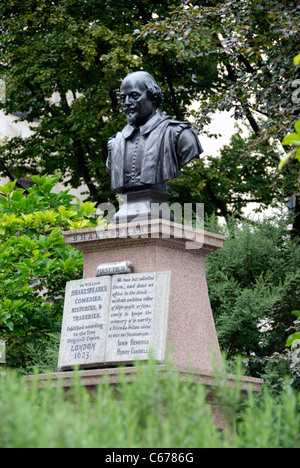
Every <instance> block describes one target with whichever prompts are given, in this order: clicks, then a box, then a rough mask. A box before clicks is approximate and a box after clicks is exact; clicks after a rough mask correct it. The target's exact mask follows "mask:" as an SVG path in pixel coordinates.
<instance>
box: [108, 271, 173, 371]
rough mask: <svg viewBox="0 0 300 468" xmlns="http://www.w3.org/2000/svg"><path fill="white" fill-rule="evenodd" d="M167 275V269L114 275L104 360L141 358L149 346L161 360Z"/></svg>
mask: <svg viewBox="0 0 300 468" xmlns="http://www.w3.org/2000/svg"><path fill="white" fill-rule="evenodd" d="M170 278H171V273H170V272H157V273H136V274H131V275H119V276H114V278H113V280H112V290H111V291H112V292H111V295H112V298H111V305H110V312H109V322H108V328H107V334H108V336H107V344H106V359H105V360H106V362H113V363H116V362H132V361H134V360H136V359H141V360H145V359H148V357H149V351H150V350H151V349H152V351H153V352H154V356H155V358H156V359H157V360H158V361H163V360H164V358H165V351H166V335H167V324H168V311H169V291H170Z"/></svg>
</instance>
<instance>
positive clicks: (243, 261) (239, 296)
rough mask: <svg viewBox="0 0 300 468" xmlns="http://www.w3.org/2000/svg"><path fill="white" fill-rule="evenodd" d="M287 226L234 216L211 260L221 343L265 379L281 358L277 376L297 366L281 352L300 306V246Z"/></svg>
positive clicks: (283, 222) (210, 281) (209, 274)
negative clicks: (222, 244)
mask: <svg viewBox="0 0 300 468" xmlns="http://www.w3.org/2000/svg"><path fill="white" fill-rule="evenodd" d="M287 224H288V221H287V220H285V219H278V220H277V219H274V220H272V219H266V220H263V221H259V222H256V223H253V224H249V223H247V222H245V221H244V222H243V223H241V224H240V225H238V224H237V222H236V221H233V220H231V222H230V223H229V228H225V231H224V228H222V231H223V234H226V241H225V243H224V248H223V249H222V250H220V251H218V252H215V253H213V254H211V255H210V256H209V257H208V259H207V282H208V287H209V295H210V300H211V304H212V309H213V313H214V317H215V323H216V327H217V332H218V338H219V342H220V346H221V348H222V349H223V350H224V351H225V352H226V353H227V355H228V357H229V358H233V357H235V356H236V355H242V356H244V358H245V362H247V367H248V371H249V372H250V374H251V375H252V376H253V377H254V376H262V377H263V378H264V374H266V373H268V372H269V371H270V369H272V366H273V365H274V362H276V366H277V375H276V378H277V379H278V378H281V379H282V380H283V378H284V376H285V375H286V374H287V373H289V372H290V369H289V365H292V362H291V357H290V356H284V357H282V358H280V355H281V354H282V352H283V350H284V349H285V347H286V341H287V338H288V336H289V335H290V327H293V321H294V320H295V319H294V318H293V315H292V314H291V311H293V310H300V294H299V291H300V288H299V286H300V274H299V262H300V245H299V240H298V238H296V239H294V238H291V236H290V235H289V233H288V228H287ZM207 227H208V228H209V229H210V230H215V229H216V228H215V227H214V226H211V225H208V226H207ZM219 229H220V228H219ZM276 366H275V367H276ZM280 366H281V369H280V371H278V369H279V367H280ZM298 367H299V362H298ZM272 383H273V384H277V383H278V382H277V381H275V382H274V381H273V382H272ZM296 384H297V386H298V387H299V385H300V381H299V370H298V374H297V382H295V385H296Z"/></svg>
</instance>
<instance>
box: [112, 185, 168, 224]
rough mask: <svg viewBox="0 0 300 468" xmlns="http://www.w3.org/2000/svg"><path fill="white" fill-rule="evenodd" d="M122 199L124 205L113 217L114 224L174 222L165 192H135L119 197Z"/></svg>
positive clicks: (150, 190)
mask: <svg viewBox="0 0 300 468" xmlns="http://www.w3.org/2000/svg"><path fill="white" fill-rule="evenodd" d="M122 198H123V200H124V201H125V203H124V204H123V206H122V207H121V209H120V211H118V213H117V214H116V215H115V216H114V224H128V223H130V222H131V221H133V220H137V219H138V221H139V222H140V221H150V220H151V219H152V220H154V219H164V220H166V221H169V222H170V221H172V222H174V221H175V218H174V214H173V213H172V212H171V211H170V208H169V206H168V204H167V203H166V202H167V201H168V200H169V198H170V195H169V194H168V193H167V192H160V191H157V190H153V189H148V190H136V191H132V192H127V193H125V194H123V195H121V199H122Z"/></svg>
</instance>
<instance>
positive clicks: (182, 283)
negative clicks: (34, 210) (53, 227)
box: [64, 220, 224, 373]
mask: <svg viewBox="0 0 300 468" xmlns="http://www.w3.org/2000/svg"><path fill="white" fill-rule="evenodd" d="M64 236H65V241H66V243H68V244H71V245H72V246H73V247H75V248H77V249H79V250H81V251H82V252H83V254H84V278H92V277H94V276H95V275H96V270H97V268H98V266H99V264H101V263H111V262H123V261H130V262H131V263H132V266H133V271H134V273H149V272H153V271H156V272H160V271H171V288H170V307H169V319H168V332H167V345H166V347H167V349H170V350H171V352H172V355H173V362H174V365H175V367H178V368H180V369H186V370H189V369H192V370H193V371H194V372H200V373H203V372H204V373H210V372H211V371H212V369H213V365H214V363H215V361H216V360H217V361H218V362H219V363H222V358H221V353H220V348H219V343H218V338H217V333H216V329H215V324H214V319H213V315H212V311H211V307H210V301H209V296H208V288H207V283H206V276H205V257H206V255H207V254H209V253H210V252H213V251H215V250H216V249H218V248H222V246H223V241H224V237H222V236H219V235H216V234H212V233H208V232H204V231H197V230H195V229H193V228H190V227H186V226H182V225H181V224H177V223H170V222H167V221H164V220H155V221H153V220H152V221H144V222H140V223H138V224H136V223H134V222H132V223H128V224H125V225H118V226H105V227H100V228H93V229H85V230H80V231H68V232H65V233H64Z"/></svg>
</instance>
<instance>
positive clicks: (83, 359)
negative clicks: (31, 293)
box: [58, 276, 111, 369]
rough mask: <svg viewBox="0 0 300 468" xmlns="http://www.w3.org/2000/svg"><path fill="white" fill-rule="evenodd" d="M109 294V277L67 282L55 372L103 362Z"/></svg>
mask: <svg viewBox="0 0 300 468" xmlns="http://www.w3.org/2000/svg"><path fill="white" fill-rule="evenodd" d="M110 292H111V278H110V277H109V276H104V277H101V278H91V279H84V280H78V281H70V282H69V283H67V288H66V296H65V307H64V315H63V324H62V332H61V343H60V351H59V360H58V368H59V369H64V368H70V367H73V366H75V365H79V366H81V367H91V366H94V365H97V364H101V363H103V362H104V359H105V342H106V327H107V314H108V310H109V304H110Z"/></svg>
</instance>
